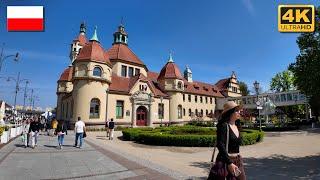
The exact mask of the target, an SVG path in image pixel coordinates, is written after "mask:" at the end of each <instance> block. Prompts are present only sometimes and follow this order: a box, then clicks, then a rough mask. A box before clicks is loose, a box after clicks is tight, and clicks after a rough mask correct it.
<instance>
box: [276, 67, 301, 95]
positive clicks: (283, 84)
mask: <svg viewBox="0 0 320 180" xmlns="http://www.w3.org/2000/svg"><path fill="white" fill-rule="evenodd" d="M270 89H271V90H272V91H275V92H284V91H289V90H295V89H296V87H295V86H294V76H293V73H292V72H291V71H290V70H286V71H283V72H280V73H277V74H276V75H275V76H274V77H273V78H272V79H271V82H270Z"/></svg>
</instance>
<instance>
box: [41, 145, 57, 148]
mask: <svg viewBox="0 0 320 180" xmlns="http://www.w3.org/2000/svg"><path fill="white" fill-rule="evenodd" d="M43 146H44V147H48V148H57V147H58V146H56V145H43Z"/></svg>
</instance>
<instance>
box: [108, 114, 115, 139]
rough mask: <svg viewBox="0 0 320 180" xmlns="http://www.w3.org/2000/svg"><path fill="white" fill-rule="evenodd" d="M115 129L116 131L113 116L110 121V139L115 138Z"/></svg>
mask: <svg viewBox="0 0 320 180" xmlns="http://www.w3.org/2000/svg"><path fill="white" fill-rule="evenodd" d="M113 131H114V122H113V118H111V121H110V122H109V140H113Z"/></svg>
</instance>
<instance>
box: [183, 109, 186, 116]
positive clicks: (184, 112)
mask: <svg viewBox="0 0 320 180" xmlns="http://www.w3.org/2000/svg"><path fill="white" fill-rule="evenodd" d="M183 116H186V109H185V108H183Z"/></svg>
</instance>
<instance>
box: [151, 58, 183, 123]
mask: <svg viewBox="0 0 320 180" xmlns="http://www.w3.org/2000/svg"><path fill="white" fill-rule="evenodd" d="M157 80H158V82H159V84H160V86H161V87H162V89H163V90H165V91H166V92H167V94H168V95H169V96H170V121H173V120H178V121H179V120H182V109H183V107H182V105H183V98H182V92H183V91H184V79H183V77H182V76H181V73H180V70H179V68H178V66H177V65H176V64H175V63H174V61H173V58H172V54H171V53H170V55H169V59H168V62H167V63H166V65H165V66H164V67H163V68H162V69H161V71H160V74H159V76H158V79H157Z"/></svg>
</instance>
